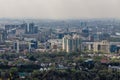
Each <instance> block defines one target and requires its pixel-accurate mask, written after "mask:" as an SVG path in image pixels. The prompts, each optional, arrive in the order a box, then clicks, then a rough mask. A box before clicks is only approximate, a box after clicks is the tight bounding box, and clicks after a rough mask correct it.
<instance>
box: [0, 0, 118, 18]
mask: <svg viewBox="0 0 120 80" xmlns="http://www.w3.org/2000/svg"><path fill="white" fill-rule="evenodd" d="M0 17H1V18H3V17H5V18H7V17H8V18H24V17H25V18H40V19H72V18H73V19H76V18H77V19H80V18H120V0H0Z"/></svg>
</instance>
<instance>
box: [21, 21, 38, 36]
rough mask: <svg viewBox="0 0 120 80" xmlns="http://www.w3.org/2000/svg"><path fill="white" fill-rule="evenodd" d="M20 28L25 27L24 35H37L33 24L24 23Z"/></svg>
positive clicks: (36, 27) (36, 29)
mask: <svg viewBox="0 0 120 80" xmlns="http://www.w3.org/2000/svg"><path fill="white" fill-rule="evenodd" d="M22 26H24V27H25V33H26V34H36V33H38V26H35V24H34V23H29V24H27V23H25V24H23V25H22Z"/></svg>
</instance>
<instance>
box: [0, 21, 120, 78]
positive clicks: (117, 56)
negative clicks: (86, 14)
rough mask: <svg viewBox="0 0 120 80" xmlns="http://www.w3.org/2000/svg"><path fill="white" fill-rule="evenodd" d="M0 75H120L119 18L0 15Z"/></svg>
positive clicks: (88, 76) (67, 76)
mask: <svg viewBox="0 0 120 80" xmlns="http://www.w3.org/2000/svg"><path fill="white" fill-rule="evenodd" d="M86 72H87V73H86ZM107 74H108V75H107ZM73 75H74V76H73ZM106 75H107V76H106ZM93 76H94V77H93ZM33 78H34V79H33ZM0 79H1V80H21V79H23V80H56V79H58V80H120V20H116V19H107V20H105V19H88V20H3V21H2V20H0Z"/></svg>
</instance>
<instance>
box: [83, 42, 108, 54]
mask: <svg viewBox="0 0 120 80" xmlns="http://www.w3.org/2000/svg"><path fill="white" fill-rule="evenodd" d="M82 50H88V51H93V52H105V53H109V52H110V42H108V41H107V40H103V41H97V42H83V43H82Z"/></svg>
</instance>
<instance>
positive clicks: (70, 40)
mask: <svg viewBox="0 0 120 80" xmlns="http://www.w3.org/2000/svg"><path fill="white" fill-rule="evenodd" d="M62 45H63V46H62V49H63V51H65V52H77V51H80V45H81V39H80V37H79V35H73V36H70V35H65V36H64V37H63V42H62Z"/></svg>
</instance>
